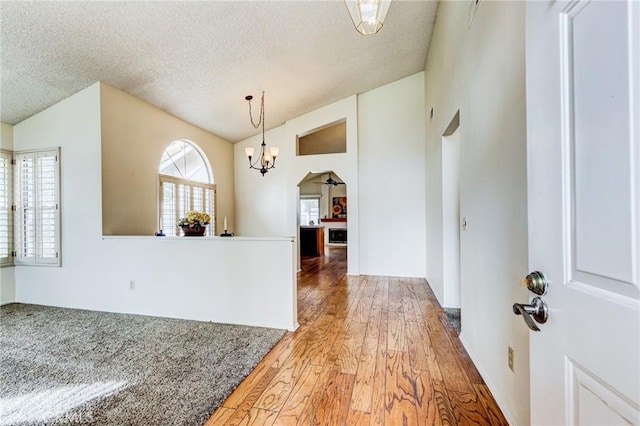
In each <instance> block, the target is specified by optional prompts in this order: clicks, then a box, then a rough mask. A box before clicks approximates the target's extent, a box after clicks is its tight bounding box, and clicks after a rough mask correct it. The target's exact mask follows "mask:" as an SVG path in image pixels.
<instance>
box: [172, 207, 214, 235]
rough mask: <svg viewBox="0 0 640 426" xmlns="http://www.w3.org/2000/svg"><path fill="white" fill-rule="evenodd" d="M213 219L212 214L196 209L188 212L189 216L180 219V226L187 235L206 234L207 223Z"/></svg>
mask: <svg viewBox="0 0 640 426" xmlns="http://www.w3.org/2000/svg"><path fill="white" fill-rule="evenodd" d="M210 221H211V216H209V215H208V214H206V213H205V212H198V211H195V210H192V211H189V212H187V216H186V217H183V218H182V219H180V220H179V221H178V225H177V226H178V228H182V232H183V233H184V236H185V237H190V236H194V235H204V232H205V231H206V229H207V228H206V225H208V224H209V223H210Z"/></svg>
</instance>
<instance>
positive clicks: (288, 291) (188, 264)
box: [14, 83, 296, 329]
mask: <svg viewBox="0 0 640 426" xmlns="http://www.w3.org/2000/svg"><path fill="white" fill-rule="evenodd" d="M100 118H101V117H100V85H99V84H98V83H96V84H94V85H93V86H91V87H89V88H87V89H85V90H83V91H81V92H79V93H77V94H75V95H74V96H71V97H70V98H67V99H65V100H64V101H62V102H60V103H58V104H56V105H54V106H52V107H51V108H49V109H47V110H45V111H43V112H41V113H39V114H37V115H35V116H33V117H31V118H29V119H28V120H25V121H23V122H22V123H20V124H18V125H16V126H15V128H14V131H15V133H14V136H15V137H14V144H15V148H16V150H22V149H40V148H50V147H57V146H59V147H61V171H62V176H61V185H62V188H61V198H62V208H61V217H62V219H61V220H62V226H61V229H62V250H61V252H62V267H59V268H57V267H54V268H52V267H33V266H18V267H16V282H17V289H16V290H17V292H16V293H17V294H16V298H17V301H18V302H21V303H35V304H43V305H51V306H62V307H71V308H81V309H91V310H100V311H111V312H126V313H134V314H145V315H158V316H168V317H178V318H188V319H195V320H206V321H216V322H229V323H238V324H248V325H261V326H271V327H280V328H289V329H293V328H295V326H296V325H295V318H296V313H295V312H296V301H295V293H294V289H295V275H294V262H293V259H294V257H293V243H292V240H291V239H270V240H267V241H264V240H255V239H223V238H219V237H212V238H204V237H203V238H196V239H189V238H185V237H174V238H170V237H165V238H156V237H139V238H135V237H129V238H127V237H123V238H116V237H113V238H108V239H103V237H102V220H101V215H102V206H101V199H102V197H101V180H102V172H101V156H100V154H101V129H100ZM131 280H134V281H135V289H134V290H130V289H129V287H130V281H131Z"/></svg>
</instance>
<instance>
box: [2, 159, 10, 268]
mask: <svg viewBox="0 0 640 426" xmlns="http://www.w3.org/2000/svg"><path fill="white" fill-rule="evenodd" d="M11 162H12V158H11V154H10V153H8V152H4V151H0V263H1V264H3V265H5V264H11V263H13V259H12V257H11V251H12V249H13V232H12V228H13V226H12V221H13V220H12V218H11V205H12V202H13V197H12V193H13V188H12V187H11V180H12V174H13V171H12V164H11Z"/></svg>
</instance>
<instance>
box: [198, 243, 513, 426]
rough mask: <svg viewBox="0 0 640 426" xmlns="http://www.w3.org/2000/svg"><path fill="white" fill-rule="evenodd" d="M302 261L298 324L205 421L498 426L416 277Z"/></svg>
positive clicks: (332, 253)
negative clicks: (354, 273) (349, 271)
mask: <svg viewBox="0 0 640 426" xmlns="http://www.w3.org/2000/svg"><path fill="white" fill-rule="evenodd" d="M345 272H346V250H345V249H343V248H331V249H330V250H329V251H328V253H327V255H326V256H324V257H318V258H303V259H302V272H300V273H299V274H298V320H299V323H300V327H299V328H298V330H296V332H294V333H287V334H286V335H285V336H284V337H283V338H282V340H281V341H280V342H279V343H278V344H277V345H276V346H275V347H274V348H273V349H272V350H271V352H270V353H269V354H267V356H266V357H265V358H264V359H263V360H262V361H261V362H260V363H259V364H258V366H257V367H256V369H255V370H254V371H253V372H252V373H251V374H250V375H249V376H248V377H247V378H246V379H245V380H244V382H242V383H241V384H240V386H239V387H238V388H237V389H236V390H235V392H234V393H233V394H232V395H231V396H230V397H229V398H228V399H227V400H226V401H225V402H224V404H223V405H222V407H221V408H219V409H218V410H217V411H216V412H215V413H214V415H213V416H212V417H211V419H209V421H208V422H207V425H250V424H253V425H271V424H277V425H281V424H287V425H311V424H321V425H343V424H344V425H350V426H351V425H389V426H391V425H403V424H406V425H456V424H458V425H468V424H481V425H485V424H487V425H488V424H490V425H506V424H507V422H506V420H505V419H504V417H503V415H502V413H501V412H500V409H499V408H498V407H497V405H496V403H495V401H494V399H493V397H492V396H491V394H490V392H489V390H488V389H487V387H486V385H485V384H484V381H483V380H482V378H481V377H480V375H479V373H478V371H477V370H476V368H475V366H474V365H473V363H472V361H471V360H470V358H469V357H468V355H467V354H466V352H465V350H464V348H463V347H462V344H461V343H460V341H459V339H458V338H457V337H456V333H455V331H454V330H453V328H452V327H451V326H450V325H449V323H448V321H447V319H446V316H445V314H444V312H443V310H442V309H441V308H440V306H439V305H438V302H437V301H436V299H435V296H434V295H433V293H432V291H431V289H430V288H429V287H428V285H427V284H426V281H425V280H424V279H415V278H390V277H374V276H360V277H347V276H346V275H345Z"/></svg>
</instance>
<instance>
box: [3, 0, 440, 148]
mask: <svg viewBox="0 0 640 426" xmlns="http://www.w3.org/2000/svg"><path fill="white" fill-rule="evenodd" d="M436 9H437V2H435V1H426V0H425V1H398V0H396V1H394V2H393V3H392V4H391V7H390V9H389V13H388V15H387V19H386V21H385V25H384V28H383V29H382V30H381V31H380V32H379V33H378V34H376V35H371V36H362V35H360V34H358V33H357V32H356V31H355V29H354V27H353V24H352V23H351V20H350V18H349V15H348V13H347V9H346V7H345V5H344V3H343V2H342V1H308V0H307V1H176V2H174V1H78V2H75V1H69V2H60V1H52V2H27V1H5V0H3V1H2V2H1V3H0V59H1V65H2V68H1V80H0V107H1V109H0V121H2V122H4V123H8V124H17V123H19V122H20V121H22V120H24V119H26V118H28V117H30V116H32V115H34V114H36V113H38V112H40V111H42V110H44V109H46V108H47V107H49V106H51V105H53V104H55V103H56V102H59V101H60V100H62V99H64V98H66V97H68V96H70V95H72V94H73V93H75V92H77V91H79V90H82V89H84V88H85V87H88V86H90V85H91V84H93V83H94V82H96V81H103V82H105V83H108V84H110V85H112V86H115V87H117V88H119V89H122V90H124V91H125V92H128V93H130V94H132V95H134V96H137V97H139V98H141V99H144V100H146V101H148V102H150V103H152V104H154V105H156V106H158V107H160V108H162V109H163V110H165V111H167V112H169V113H171V114H173V115H175V116H177V117H180V118H182V119H184V120H185V121H188V122H190V123H192V124H195V125H197V126H199V127H201V128H203V129H206V130H208V131H210V132H212V133H215V134H217V135H219V136H221V137H223V138H225V139H227V140H230V141H232V142H236V141H239V140H242V139H244V138H246V137H248V136H250V135H253V134H255V133H256V132H257V131H256V130H255V129H254V128H253V127H252V126H251V124H250V122H249V117H248V106H247V103H246V101H245V100H244V97H245V95H248V94H253V95H254V96H255V97H256V98H257V99H256V100H258V101H259V95H260V92H261V91H265V92H266V95H265V111H266V112H265V116H266V127H267V129H269V128H272V127H276V126H278V125H280V124H282V123H284V122H285V121H286V120H289V119H291V118H294V117H296V116H299V115H301V114H304V113H306V112H309V111H312V110H314V109H317V108H319V107H322V106H324V105H327V104H329V103H331V102H334V101H336V100H339V99H342V98H344V97H347V96H350V95H354V94H358V93H363V92H366V91H368V90H371V89H373V88H375V87H379V86H381V85H383V84H386V83H389V82H392V81H395V80H398V79H400V78H403V77H406V76H408V75H411V74H414V73H416V72H419V71H421V70H423V69H424V65H425V61H426V57H427V51H428V48H429V40H430V37H431V32H432V27H433V23H434V20H435V14H436ZM256 107H259V104H255V100H254V108H256ZM254 113H255V110H254Z"/></svg>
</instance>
